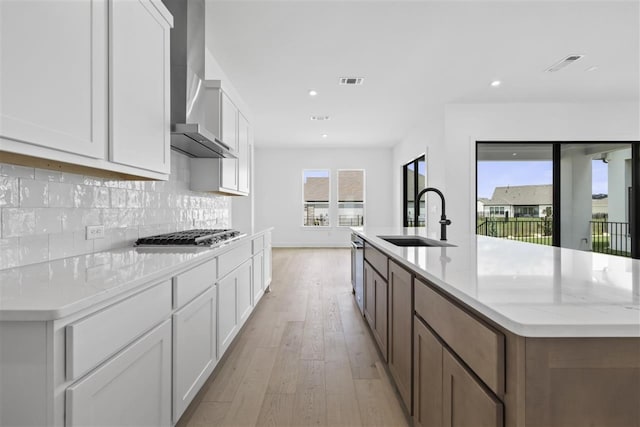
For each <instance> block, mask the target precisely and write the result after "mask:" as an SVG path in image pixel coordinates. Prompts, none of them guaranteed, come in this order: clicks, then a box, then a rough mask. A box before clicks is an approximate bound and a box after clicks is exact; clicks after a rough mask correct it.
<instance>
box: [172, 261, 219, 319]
mask: <svg viewBox="0 0 640 427" xmlns="http://www.w3.org/2000/svg"><path fill="white" fill-rule="evenodd" d="M216 270H217V268H216V260H215V259H212V260H210V261H207V262H205V263H204V264H200V265H198V266H197V267H194V268H192V269H191V270H189V271H185V272H184V273H182V274H179V275H177V276H176V277H174V278H173V308H175V309H178V308H180V307H182V306H183V305H185V304H186V303H188V302H189V301H191V300H192V299H194V298H195V297H197V296H198V295H200V294H201V293H202V292H204V291H205V289H207V288H208V287H210V286H212V285H213V284H214V283H215V282H216Z"/></svg>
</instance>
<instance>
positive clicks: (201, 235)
mask: <svg viewBox="0 0 640 427" xmlns="http://www.w3.org/2000/svg"><path fill="white" fill-rule="evenodd" d="M242 236H244V235H243V234H241V233H240V232H239V231H237V230H231V229H201V230H185V231H176V232H174V233H166V234H158V235H157V236H149V237H142V238H140V239H138V240H137V241H136V243H135V245H136V246H208V247H214V246H219V245H221V244H223V243H227V242H229V241H230V240H236V239H239V238H240V237H242Z"/></svg>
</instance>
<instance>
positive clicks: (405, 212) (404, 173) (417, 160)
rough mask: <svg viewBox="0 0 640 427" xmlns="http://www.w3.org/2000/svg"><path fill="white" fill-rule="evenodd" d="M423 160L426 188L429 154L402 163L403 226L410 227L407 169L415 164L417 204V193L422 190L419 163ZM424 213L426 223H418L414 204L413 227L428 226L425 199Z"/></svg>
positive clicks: (414, 182)
mask: <svg viewBox="0 0 640 427" xmlns="http://www.w3.org/2000/svg"><path fill="white" fill-rule="evenodd" d="M421 161H423V162H424V186H425V188H426V187H427V154H426V153H423V154H421V155H420V156H418V157H416V158H414V159H413V160H411V161H409V162H407V163H405V164H403V165H402V226H403V227H410V226H409V224H408V218H407V217H408V214H409V209H408V208H407V204H408V202H409V201H408V199H407V185H408V182H407V169H408V167H409V165H411V164H413V165H414V170H415V173H414V174H413V176H414V179H413V189H414V195H413V199H414V205H415V199H416V195H417V194H418V192H419V191H420V190H418V183H419V175H420V174H419V164H420V162H421ZM423 212H424V214H425V220H424V225H419V223H418V216H417V215H416V209H415V206H414V209H413V226H411V227H419V228H423V227H424V228H426V227H427V212H428V211H427V202H426V200H425V208H424V211H423Z"/></svg>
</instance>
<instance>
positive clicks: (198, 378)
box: [173, 287, 217, 424]
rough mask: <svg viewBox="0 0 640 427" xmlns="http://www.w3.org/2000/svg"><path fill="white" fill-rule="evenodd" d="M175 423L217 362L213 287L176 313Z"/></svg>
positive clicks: (174, 348)
mask: <svg viewBox="0 0 640 427" xmlns="http://www.w3.org/2000/svg"><path fill="white" fill-rule="evenodd" d="M173 332H174V333H173V337H174V340H173V422H174V424H175V423H177V422H178V420H179V419H180V417H181V416H182V414H183V413H184V411H185V409H187V406H189V403H191V401H192V400H193V398H194V397H195V395H196V393H198V391H199V390H200V388H201V387H202V385H203V384H204V383H205V381H206V380H207V378H209V375H210V374H211V372H213V368H214V367H215V365H216V360H217V358H216V288H215V287H212V288H209V289H208V290H207V291H205V292H204V293H203V294H202V295H200V296H199V297H197V298H196V299H195V300H193V301H192V302H190V303H189V304H187V305H186V306H185V307H184V308H182V309H180V310H179V311H177V312H176V313H175V314H174V315H173Z"/></svg>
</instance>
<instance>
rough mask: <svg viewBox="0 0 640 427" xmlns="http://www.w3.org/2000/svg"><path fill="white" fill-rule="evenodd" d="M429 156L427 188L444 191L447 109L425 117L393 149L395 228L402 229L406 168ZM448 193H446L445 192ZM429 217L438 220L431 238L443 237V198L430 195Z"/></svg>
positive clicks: (434, 110) (432, 224)
mask: <svg viewBox="0 0 640 427" xmlns="http://www.w3.org/2000/svg"><path fill="white" fill-rule="evenodd" d="M422 154H426V164H427V178H426V183H425V184H426V185H427V186H429V187H436V188H438V189H440V190H442V191H444V190H445V189H444V187H445V182H444V180H445V168H444V161H445V155H446V154H445V150H444V109H442V108H433V109H430V110H427V111H426V112H425V114H423V115H422V119H421V120H420V121H419V122H418V123H416V125H415V126H414V128H413V129H411V131H410V132H409V133H408V134H407V136H406V138H404V140H403V141H402V142H400V143H399V144H397V145H396V146H395V147H394V148H393V164H392V176H393V186H392V191H393V206H394V207H393V220H392V223H391V224H392V225H395V226H402V223H403V221H402V199H403V197H402V190H403V188H402V165H404V164H406V163H408V162H410V161H411V160H413V159H415V158H417V157H420V156H421V155H422ZM445 194H446V193H445ZM426 197H428V198H427V202H428V208H427V209H428V215H429V218H431V217H437V219H436V220H435V222H434V221H433V220H430V221H429V230H428V232H429V235H430V236H432V237H435V236H436V233H438V234H437V236H439V233H440V226H439V224H438V223H437V221H438V220H439V219H440V199H439V197H438V196H437V195H435V194H433V193H429V194H427V195H426Z"/></svg>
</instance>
